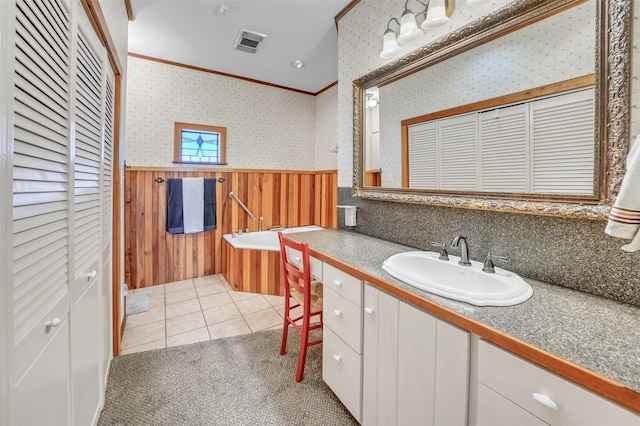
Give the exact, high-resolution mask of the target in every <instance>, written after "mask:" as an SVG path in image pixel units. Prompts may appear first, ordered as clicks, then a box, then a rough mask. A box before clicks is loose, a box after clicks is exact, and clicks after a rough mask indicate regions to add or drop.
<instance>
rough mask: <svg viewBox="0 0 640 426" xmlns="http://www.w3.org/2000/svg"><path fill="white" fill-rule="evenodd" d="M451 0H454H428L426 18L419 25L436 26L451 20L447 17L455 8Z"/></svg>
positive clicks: (425, 27) (422, 26) (424, 26)
mask: <svg viewBox="0 0 640 426" xmlns="http://www.w3.org/2000/svg"><path fill="white" fill-rule="evenodd" d="M471 1H474V0H471ZM482 1H484V0H482ZM453 2H454V0H430V2H429V9H428V11H427V18H426V19H425V20H424V22H423V23H422V25H421V26H420V27H421V28H423V29H429V28H437V27H441V26H443V25H447V24H448V23H449V22H451V19H450V18H449V17H450V16H451V14H452V13H453V10H454V8H455V5H454V3H453ZM468 2H469V0H467V3H468Z"/></svg>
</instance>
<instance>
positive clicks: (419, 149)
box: [408, 121, 440, 189]
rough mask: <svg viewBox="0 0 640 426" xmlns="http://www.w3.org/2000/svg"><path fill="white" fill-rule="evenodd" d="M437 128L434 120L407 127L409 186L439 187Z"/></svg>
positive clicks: (419, 187) (422, 187) (415, 187)
mask: <svg viewBox="0 0 640 426" xmlns="http://www.w3.org/2000/svg"><path fill="white" fill-rule="evenodd" d="M437 130H438V125H437V122H435V121H432V122H428V123H421V124H418V125H415V126H410V127H409V135H408V138H409V188H413V189H439V188H440V186H439V185H440V182H439V180H438V134H437Z"/></svg>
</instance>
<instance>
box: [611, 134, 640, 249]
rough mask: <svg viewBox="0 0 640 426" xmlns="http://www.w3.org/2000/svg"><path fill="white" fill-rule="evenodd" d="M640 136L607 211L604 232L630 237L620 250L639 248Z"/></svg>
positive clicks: (634, 144)
mask: <svg viewBox="0 0 640 426" xmlns="http://www.w3.org/2000/svg"><path fill="white" fill-rule="evenodd" d="M639 229H640V136H638V138H636V141H635V142H634V143H633V145H632V146H631V150H630V152H629V155H628V156H627V172H626V174H625V175H624V178H623V179H622V185H621V186H620V193H619V194H618V198H617V199H616V202H615V204H614V206H613V207H612V208H611V212H610V213H609V222H608V223H607V227H606V228H605V230H604V232H605V233H607V234H608V235H611V236H613V237H618V238H625V239H632V241H631V242H630V243H629V244H626V245H624V246H622V250H624V251H628V252H634V251H638V250H640V232H638V230H639Z"/></svg>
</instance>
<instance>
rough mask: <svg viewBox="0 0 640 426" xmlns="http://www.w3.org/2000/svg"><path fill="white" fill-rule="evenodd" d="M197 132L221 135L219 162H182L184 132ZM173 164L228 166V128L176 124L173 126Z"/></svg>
mask: <svg viewBox="0 0 640 426" xmlns="http://www.w3.org/2000/svg"><path fill="white" fill-rule="evenodd" d="M183 130H187V131H188V130H195V131H202V132H209V133H218V134H219V135H220V142H219V148H218V150H219V155H218V160H219V161H218V162H202V161H182V155H181V154H182V131H183ZM173 162H174V163H177V164H200V165H204V166H210V165H213V166H225V165H227V128H226V127H220V126H208V125H205V124H194V123H182V122H175V123H174V126H173Z"/></svg>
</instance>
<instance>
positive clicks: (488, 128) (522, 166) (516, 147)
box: [478, 104, 530, 192]
mask: <svg viewBox="0 0 640 426" xmlns="http://www.w3.org/2000/svg"><path fill="white" fill-rule="evenodd" d="M528 120H529V109H528V107H527V104H520V105H514V106H511V107H506V108H498V109H495V110H491V111H486V112H482V113H480V114H479V117H478V125H479V130H480V190H482V191H486V192H530V187H529V182H530V179H529V132H528Z"/></svg>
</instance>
